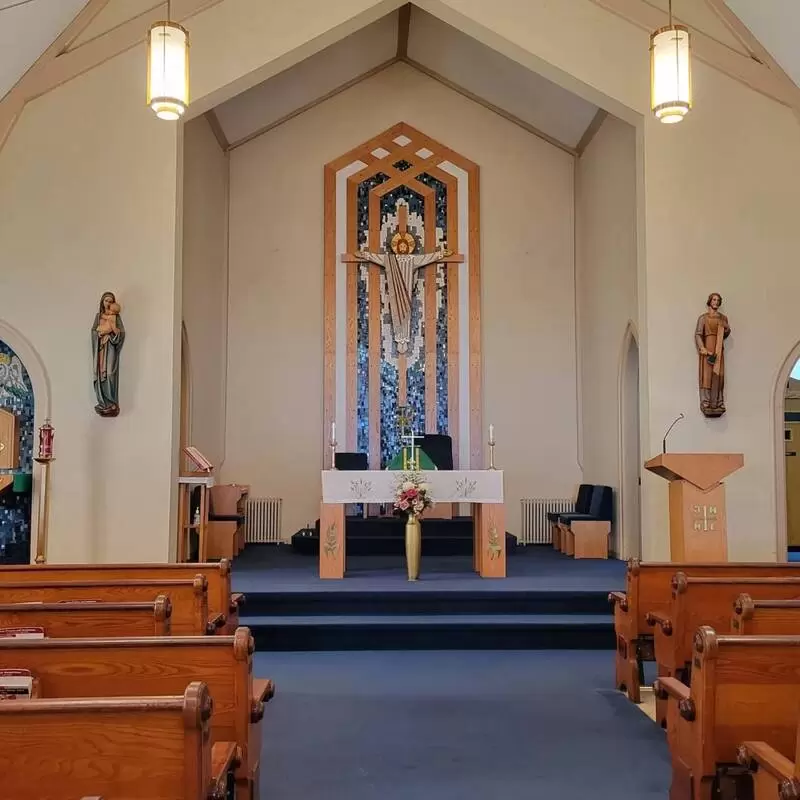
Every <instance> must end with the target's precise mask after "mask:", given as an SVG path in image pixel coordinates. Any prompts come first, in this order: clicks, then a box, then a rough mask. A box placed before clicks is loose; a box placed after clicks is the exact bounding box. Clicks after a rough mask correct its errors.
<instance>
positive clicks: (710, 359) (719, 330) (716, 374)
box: [694, 292, 731, 417]
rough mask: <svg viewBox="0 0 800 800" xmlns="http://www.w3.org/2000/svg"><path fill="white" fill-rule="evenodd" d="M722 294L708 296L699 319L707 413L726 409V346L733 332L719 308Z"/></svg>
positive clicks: (697, 338) (702, 387) (703, 404)
mask: <svg viewBox="0 0 800 800" xmlns="http://www.w3.org/2000/svg"><path fill="white" fill-rule="evenodd" d="M721 305H722V295H721V294H719V292H712V293H711V294H710V295H709V296H708V300H706V308H707V311H706V313H705V314H702V315H701V316H700V317H699V318H698V320H697V325H696V327H695V331H694V340H695V345H696V346H697V355H698V360H699V368H700V369H699V376H698V382H699V384H700V410H701V411H702V412H703V415H704V416H706V417H721V416H722V415H723V414H724V413H725V349H724V346H723V342H724V341H725V339H727V338H728V336H730V333H731V326H730V323H729V322H728V318H727V317H726V316H725V314H723V313H722V312H721V311H720V310H719V309H720V306H721Z"/></svg>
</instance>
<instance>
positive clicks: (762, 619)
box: [731, 594, 800, 636]
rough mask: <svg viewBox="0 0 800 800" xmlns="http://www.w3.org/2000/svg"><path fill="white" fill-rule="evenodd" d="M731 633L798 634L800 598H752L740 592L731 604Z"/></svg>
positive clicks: (760, 634) (799, 633)
mask: <svg viewBox="0 0 800 800" xmlns="http://www.w3.org/2000/svg"><path fill="white" fill-rule="evenodd" d="M731 633H733V634H742V635H746V636H800V600H753V598H752V597H750V595H749V594H740V595H739V597H737V598H736V602H735V603H734V606H733V616H732V619H731Z"/></svg>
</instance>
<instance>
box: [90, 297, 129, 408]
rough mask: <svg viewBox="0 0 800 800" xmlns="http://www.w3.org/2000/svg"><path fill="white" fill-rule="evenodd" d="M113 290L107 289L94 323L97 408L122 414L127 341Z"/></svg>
mask: <svg viewBox="0 0 800 800" xmlns="http://www.w3.org/2000/svg"><path fill="white" fill-rule="evenodd" d="M119 312H120V307H119V303H117V298H116V297H115V296H114V293H113V292H104V293H103V296H102V297H101V298H100V309H99V310H98V312H97V314H96V315H95V318H94V325H93V326H92V358H93V360H94V362H93V363H94V393H95V395H96V396H97V405H96V406H95V407H94V410H95V411H96V412H97V413H98V414H99V415H100V416H101V417H116V416H118V415H119V354H120V352H121V351H122V345H123V343H124V342H125V326H124V325H123V324H122V317H121V316H120V313H119Z"/></svg>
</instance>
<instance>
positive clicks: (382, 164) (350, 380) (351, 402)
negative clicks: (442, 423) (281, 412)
mask: <svg viewBox="0 0 800 800" xmlns="http://www.w3.org/2000/svg"><path fill="white" fill-rule="evenodd" d="M401 136H405V137H407V138H408V139H410V140H411V144H408V145H399V144H397V142H395V141H394V140H395V139H397V138H399V137H401ZM378 148H382V149H383V150H386V151H388V155H386V156H383V157H382V158H378V157H377V156H375V155H373V151H375V150H377V149H378ZM423 148H424V149H426V150H428V151H430V155H428V156H427V157H425V158H422V157H421V156H418V155H417V152H418V151H420V150H422V149H423ZM401 159H402V160H405V161H408V162H409V163H410V164H411V165H412V166H411V168H410V169H408V170H406V171H401V170H399V169H397V168H396V167H394V166H393V164H396V163H397V162H398V161H399V160H401ZM354 161H361V162H363V163H364V164H366V165H367V166H366V167H364V168H363V169H361V170H360V171H359V172H356V173H355V174H353V175H351V176H350V177H349V178H348V179H347V250H348V252H354V251H355V250H357V249H358V242H357V235H358V231H357V227H356V226H357V214H356V199H357V189H358V184H359V183H360V182H361V181H363V180H365V179H366V178H369V177H371V176H372V175H374V174H376V173H377V172H382V173H384V174H385V175H388V176H389V180H388V181H385V182H384V183H383V184H380V185H379V186H377V187H376V188H375V190H374V191H372V192H370V198H369V202H370V209H369V211H370V214H369V219H370V230H369V247H370V249H371V250H376V249H377V248H378V247H379V241H378V238H379V229H378V226H377V225H376V224H375V223H376V221H377V220H378V219H379V213H378V208H379V204H380V198H381V197H382V196H383V195H384V194H386V193H387V192H390V191H391V190H392V189H395V188H397V187H398V186H402V185H408V186H409V187H410V188H413V190H414V191H415V192H416V193H417V194H419V195H421V196H422V197H423V198H424V202H425V218H426V219H431V218H433V216H434V203H435V195H434V191H433V190H432V189H431V188H430V187H428V186H426V185H425V184H423V183H420V182H419V181H417V180H416V176H417V175H419V174H420V173H422V172H425V173H427V174H429V175H431V177H434V178H436V179H437V180H439V181H441V182H442V183H443V184H445V185H446V187H447V192H448V211H447V245H448V247H449V248H450V249H451V250H453V251H454V252H461V250H460V247H459V245H460V243H459V219H458V181H457V179H456V178H455V177H454V176H453V175H451V174H450V173H449V172H447V171H445V170H443V169H441V168H440V167H439V165H440V164H441V163H443V162H445V161H447V162H450V163H451V164H454V165H455V166H457V167H459V168H460V169H462V170H464V172H466V173H467V176H468V188H469V197H468V205H467V209H468V215H469V219H468V220H467V231H468V234H467V235H468V239H469V242H468V245H469V320H468V324H469V345H470V355H469V359H470V362H469V387H470V388H469V394H470V396H469V398H461V397H459V392H458V386H459V368H460V353H459V349H458V339H459V325H461V324H464V323H463V322H462V321H461V320H460V319H459V315H458V312H457V309H458V264H448V265H447V270H448V274H447V287H448V289H447V292H448V298H447V299H448V305H447V309H448V312H447V313H448V320H447V322H448V344H447V350H448V353H447V358H448V362H447V363H448V366H447V369H448V385H449V386H450V387H451V388H450V390H449V391H448V419H449V420H450V431H449V433H450V436H451V437H452V439H453V454H454V459H455V460H456V466H457V467H460V468H462V469H467V468H469V467H470V466H471V467H472V468H473V469H479V468H482V466H483V443H482V438H483V437H482V412H483V407H482V398H483V385H482V384H483V369H482V353H481V302H480V301H481V252H480V180H479V168H478V165H477V164H475V162H473V161H470V160H469V159H468V158H465V157H464V156H462V155H460V154H458V153H456V152H455V151H453V150H451V149H450V148H449V147H446V146H445V145H442V144H440V143H439V142H437V141H436V140H434V139H431V138H430V137H429V136H426V135H425V134H423V133H422V132H420V131H418V130H417V129H415V128H413V127H411V126H410V125H408V124H407V123H405V122H399V123H397V124H396V125H393V126H392V127H391V128H389V129H388V130H385V131H383V132H382V133H379V134H378V135H377V136H374V137H373V138H372V139H369V140H368V141H366V142H364V143H363V144H361V145H359V146H358V147H355V148H353V149H352V150H350V151H348V152H347V153H345V154H343V155H342V156H340V157H339V158H336V159H334V160H333V161H330V162H329V163H327V164H326V165H325V169H324V229H325V246H324V253H325V257H324V281H323V283H324V290H323V294H324V299H323V315H324V323H323V324H324V363H323V443H322V444H323V465H325V466H326V467H328V468H332V466H333V465H332V464H331V463H330V446H329V444H330V443H329V435H330V430H331V424H332V423H333V422H334V420H335V417H336V270H337V266H338V262H339V256H340V254H339V253H338V252H337V249H336V175H337V173H338V172H339V171H340V170H342V169H344V168H345V167H347V166H348V165H350V164H352V163H353V162H354ZM435 236H436V232H435V228H434V226H430V225H429V226H426V233H425V239H426V241H425V250H426V251H428V252H429V251H431V250H433V249H434V247H435V245H436V242H435ZM347 269H348V272H347V325H346V330H347V334H346V341H347V345H346V347H347V356H346V365H347V366H346V395H347V425H346V431H345V439H344V441H343V442H342V441H340V449H346V450H348V451H355V450H356V449H357V448H356V436H357V433H356V406H357V403H356V397H357V372H356V363H357V356H356V341H357V338H356V337H357V328H356V322H357V321H356V314H355V310H356V294H357V281H358V264H348V266H347ZM367 291H368V306H369V315H370V317H369V342H368V347H369V367H368V368H369V422H370V424H369V430H370V440H369V459H370V463H371V464H376V463H378V462H379V460H380V434H379V431H380V396H379V393H380V317H379V314H380V303H379V295H380V268H379V267H377V266H375V265H370V267H369V283H368V290H367ZM435 297H436V280H435V273H434V271H433V270H432V269H426V273H425V314H426V319H425V324H426V326H427V327H428V328H430V327H435V313H436V311H435V309H436V303H435ZM400 358H401V369H400V370H399V373H400V395H401V399H402V396H403V395H404V394H405V388H406V377H407V376H406V371H405V370H404V369H402V361H404V358H405V357H404V356H401V357H400ZM425 372H426V375H427V376H428V379H426V383H425V427H426V431H428V432H435V430H436V396H437V395H436V342H435V340H434V339H433V337H429V339H428V340H427V341H426V347H425ZM431 378H432V380H431ZM453 389H455V391H453ZM462 402H469V431H470V464H459V463H458V453H459V446H458V442H459V430H458V428H459V426H458V419H459V409H460V403H462ZM340 436H341V434H340Z"/></svg>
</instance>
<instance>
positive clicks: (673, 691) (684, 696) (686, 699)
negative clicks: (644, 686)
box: [653, 678, 696, 722]
mask: <svg viewBox="0 0 800 800" xmlns="http://www.w3.org/2000/svg"><path fill="white" fill-rule="evenodd" d="M653 689H654V690H655V692H656V694H657V695H658V697H659V699H661V700H668V699H669V698H673V699H674V700H676V701H677V703H678V712H679V713H680V715H681V717H683V719H685V720H686V721H687V722H694V720H695V716H696V712H695V707H694V700H692V690H691V689H690V688H689V687H688V686H687V685H686V684H685V683H681V682H680V681H679V680H678V679H677V678H658V679H657V680H656V682H655V683H654V684H653Z"/></svg>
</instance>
